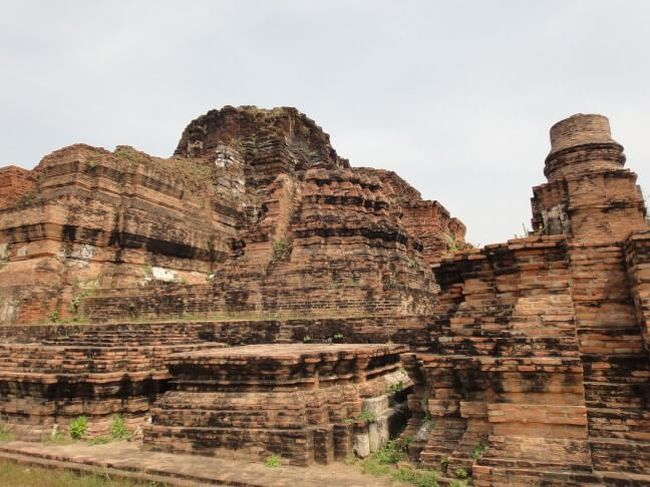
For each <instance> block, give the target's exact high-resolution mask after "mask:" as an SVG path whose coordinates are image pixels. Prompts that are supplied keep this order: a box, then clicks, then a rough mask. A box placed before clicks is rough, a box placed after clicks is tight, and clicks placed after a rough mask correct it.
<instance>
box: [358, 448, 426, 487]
mask: <svg viewBox="0 0 650 487" xmlns="http://www.w3.org/2000/svg"><path fill="white" fill-rule="evenodd" d="M406 449H407V445H404V444H401V443H398V442H396V441H389V442H388V443H387V444H386V446H385V447H384V448H382V449H381V450H378V451H376V452H374V453H371V454H370V456H369V457H368V458H366V459H364V460H361V461H359V462H358V464H359V466H360V467H361V471H362V472H363V473H365V474H368V475H374V476H378V477H390V478H391V479H393V480H396V481H398V482H400V483H402V484H405V485H414V486H415V487H438V472H437V471H435V470H431V469H420V468H414V467H411V466H410V465H404V464H402V462H405V461H406V459H407V454H406ZM346 463H347V462H346Z"/></svg>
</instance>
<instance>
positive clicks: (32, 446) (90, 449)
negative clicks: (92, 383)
mask: <svg viewBox="0 0 650 487" xmlns="http://www.w3.org/2000/svg"><path fill="white" fill-rule="evenodd" d="M3 460H4V461H11V462H15V463H20V464H26V465H35V466H41V467H46V468H55V469H66V470H72V471H77V472H82V473H96V474H99V475H108V476H110V477H111V478H122V479H130V480H134V481H141V482H158V483H161V484H164V485H169V486H175V487H181V486H182V487H205V486H208V485H210V486H215V485H217V486H236V487H284V486H287V485H295V486H301V487H326V486H334V485H344V486H346V487H367V486H369V485H372V486H377V487H390V486H396V485H398V484H396V483H395V482H392V481H390V480H389V479H386V478H381V477H372V476H368V475H363V474H361V473H360V472H359V471H358V470H357V469H356V468H355V467H353V466H349V465H345V464H343V463H335V464H332V465H312V466H311V467H310V468H309V469H305V468H301V467H294V466H291V465H282V466H281V467H280V468H268V467H266V466H265V465H264V464H263V463H262V462H254V463H253V462H250V461H242V460H235V459H223V458H210V459H206V458H204V457H200V456H196V455H178V454H170V453H160V452H151V451H143V450H142V449H140V447H139V444H138V443H135V442H126V441H119V442H112V443H108V444H105V445H94V446H90V445H86V444H83V443H79V442H75V443H74V444H69V445H43V444H39V443H27V442H20V441H13V442H9V443H0V461H3Z"/></svg>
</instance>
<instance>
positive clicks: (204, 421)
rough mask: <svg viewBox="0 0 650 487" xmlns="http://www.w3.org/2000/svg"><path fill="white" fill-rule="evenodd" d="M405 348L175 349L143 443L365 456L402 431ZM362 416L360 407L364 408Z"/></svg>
mask: <svg viewBox="0 0 650 487" xmlns="http://www.w3.org/2000/svg"><path fill="white" fill-rule="evenodd" d="M406 351H407V348H406V347H405V346H401V345H353V344H336V345H335V344H332V345H322V344H295V345H289V346H287V345H248V346H243V347H234V348H227V349H223V350H210V351H202V352H192V353H187V354H177V355H175V356H174V357H173V358H172V359H171V362H170V367H169V369H170V372H171V374H172V379H171V381H170V389H171V390H170V391H169V392H167V393H165V395H164V396H163V397H162V398H161V399H160V400H159V401H158V402H157V403H156V405H155V407H154V409H153V410H152V424H151V425H149V426H147V427H146V429H145V431H144V445H145V447H148V448H152V449H157V450H160V449H162V450H166V451H174V452H190V453H199V454H203V455H215V456H220V457H223V455H224V454H228V453H229V452H231V451H235V452H245V453H247V454H248V455H255V456H258V457H260V458H267V457H268V456H269V455H271V454H278V455H281V456H282V457H283V458H286V459H288V460H289V461H290V462H291V463H293V464H296V465H309V464H310V463H312V462H314V461H316V462H319V463H329V462H331V461H333V460H334V459H335V458H336V459H339V460H343V459H345V458H346V457H348V456H350V455H352V454H353V452H356V453H357V454H358V455H360V456H364V457H365V456H367V455H368V454H369V453H370V452H371V451H376V450H377V449H379V448H380V447H382V446H383V445H384V444H385V443H386V441H387V440H388V438H389V436H390V433H392V436H395V434H396V433H397V432H398V431H399V428H400V426H401V425H402V424H403V423H404V418H403V416H405V414H406V410H405V408H403V407H400V405H399V403H398V402H397V401H394V399H395V397H396V396H398V395H399V394H398V393H396V392H393V393H391V392H390V391H391V390H392V389H391V387H392V386H397V385H399V386H400V389H401V388H402V387H403V388H408V387H410V385H411V384H410V379H409V378H408V375H406V373H405V372H404V369H403V368H402V367H401V361H400V353H403V352H406ZM362 413H363V414H362Z"/></svg>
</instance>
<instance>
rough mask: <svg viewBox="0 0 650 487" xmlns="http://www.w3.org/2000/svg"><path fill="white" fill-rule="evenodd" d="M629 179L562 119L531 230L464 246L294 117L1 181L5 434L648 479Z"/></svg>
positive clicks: (571, 480)
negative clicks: (126, 437) (115, 433)
mask: <svg viewBox="0 0 650 487" xmlns="http://www.w3.org/2000/svg"><path fill="white" fill-rule="evenodd" d="M624 164H625V155H624V154H623V147H622V146H621V145H620V144H618V143H617V142H616V141H615V140H613V139H612V136H611V134H610V128H609V122H608V120H607V119H606V118H605V117H603V116H600V115H575V116H573V117H570V118H568V119H566V120H563V121H561V122H559V123H557V124H556V125H554V126H553V127H552V128H551V150H550V153H549V155H548V156H547V157H546V160H545V165H544V174H545V176H546V178H547V182H546V183H545V184H542V185H540V186H537V187H535V188H534V189H533V198H532V213H533V219H532V225H533V230H532V232H530V235H528V236H526V237H523V238H517V239H513V240H509V241H508V242H505V243H499V244H493V245H486V246H485V247H483V248H481V249H474V248H472V247H471V246H470V245H468V244H466V243H465V241H464V234H465V227H464V225H463V224H462V223H461V222H460V221H459V220H457V219H456V218H453V217H451V215H450V214H449V212H448V211H447V210H446V209H445V208H444V207H443V206H442V205H441V204H440V203H438V202H436V201H426V200H423V199H422V198H421V195H420V194H419V193H418V192H417V191H416V190H415V189H414V188H413V187H411V186H410V185H409V184H408V183H406V182H405V181H404V180H402V179H401V178H400V177H399V176H398V175H396V174H395V173H393V172H390V171H383V170H378V169H370V168H357V167H351V166H350V164H349V163H348V161H347V160H345V159H343V158H341V157H340V156H338V155H337V153H336V151H335V150H334V149H333V148H332V147H331V145H330V143H329V137H328V136H327V135H326V134H325V133H324V132H323V131H322V130H321V129H320V127H318V126H317V125H316V124H315V123H314V122H313V121H312V120H310V119H308V118H307V117H306V116H305V115H303V114H302V113H300V112H298V111H297V110H295V109H293V108H277V109H273V110H261V109H258V108H256V107H239V108H233V107H225V108H223V109H221V110H212V111H210V112H208V113H207V114H205V115H203V116H201V117H199V118H197V119H196V120H194V121H193V122H191V123H190V125H189V126H188V127H187V128H186V129H185V131H184V132H183V135H182V137H181V140H180V142H179V144H178V148H177V149H176V152H175V154H174V156H173V157H171V158H168V159H163V158H157V157H152V156H149V155H147V154H144V153H142V152H139V151H137V150H135V149H133V148H131V147H127V146H118V147H117V148H116V149H115V150H114V151H113V152H109V151H107V150H104V149H100V148H95V147H90V146H86V145H74V146H70V147H66V148H64V149H61V150H59V151H56V152H54V153H52V154H50V155H48V156H46V157H44V158H43V160H42V161H41V162H40V163H39V164H38V165H37V166H36V168H35V169H33V170H31V171H28V170H25V169H21V168H18V167H15V166H9V167H6V168H0V323H1V324H2V325H3V326H1V327H0V337H1V343H0V415H1V417H2V421H3V423H6V425H8V426H9V427H10V428H12V429H13V430H15V431H19V432H20V434H21V437H23V438H32V439H34V440H39V439H40V438H42V437H43V436H44V435H48V434H50V432H51V431H52V429H53V428H65V427H66V425H68V424H69V423H70V422H71V421H72V420H73V419H74V418H76V417H78V416H79V415H84V416H86V417H87V418H88V419H89V421H90V434H101V433H102V432H104V431H106V429H107V428H108V427H109V421H110V419H111V418H112V417H113V415H115V414H116V413H120V414H122V415H124V417H125V418H127V422H128V423H129V425H132V426H134V427H135V426H138V427H140V428H141V430H142V448H143V449H144V450H145V451H172V452H190V453H195V454H198V455H205V456H216V455H218V456H219V457H221V458H223V457H228V455H231V456H232V458H240V457H246V458H251V459H260V458H261V459H263V458H265V457H267V456H268V455H270V454H277V455H280V456H281V458H282V461H284V462H287V463H290V464H293V465H300V466H305V467H307V468H308V466H309V465H312V464H318V463H320V464H324V463H331V462H335V461H341V460H343V459H345V458H346V457H348V456H350V455H357V456H361V457H363V456H366V455H368V454H369V453H370V452H372V451H375V450H377V449H379V448H381V447H382V446H383V445H384V444H385V443H386V441H387V440H388V439H389V438H395V437H400V438H402V439H404V438H409V439H410V442H409V447H408V448H409V456H410V458H411V460H412V461H413V462H415V463H418V464H420V465H423V466H426V467H431V468H435V469H437V470H440V471H441V481H440V482H441V484H442V483H444V482H446V480H445V479H448V478H450V477H452V476H453V475H452V473H453V472H456V471H458V470H459V469H464V470H466V471H468V472H471V475H472V479H473V480H472V481H473V484H474V485H476V486H496V485H504V486H505V485H513V486H518V485H520V486H529V485H546V486H550V485H553V486H560V485H562V486H569V485H570V486H577V485H590V486H606V485H607V486H608V485H650V409H649V404H650V360H649V359H650V354H649V351H650V333H649V330H648V321H649V319H650V227H649V226H648V223H647V221H646V208H645V206H644V202H643V198H642V195H641V191H640V189H639V188H638V186H637V185H636V175H635V174H634V173H632V172H630V171H629V170H627V169H624ZM256 461H257V460H256ZM371 484H372V478H369V480H368V485H371Z"/></svg>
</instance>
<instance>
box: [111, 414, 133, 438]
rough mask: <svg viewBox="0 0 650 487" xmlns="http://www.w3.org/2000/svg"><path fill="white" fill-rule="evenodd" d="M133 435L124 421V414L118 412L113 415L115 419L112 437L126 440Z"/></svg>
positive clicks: (112, 425) (112, 423)
mask: <svg viewBox="0 0 650 487" xmlns="http://www.w3.org/2000/svg"><path fill="white" fill-rule="evenodd" d="M130 435H131V432H130V431H129V429H128V428H127V427H126V423H125V422H124V416H122V415H121V414H116V415H115V416H113V421H112V422H111V437H112V438H113V439H114V440H124V439H126V438H128V437H129V436H130Z"/></svg>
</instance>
